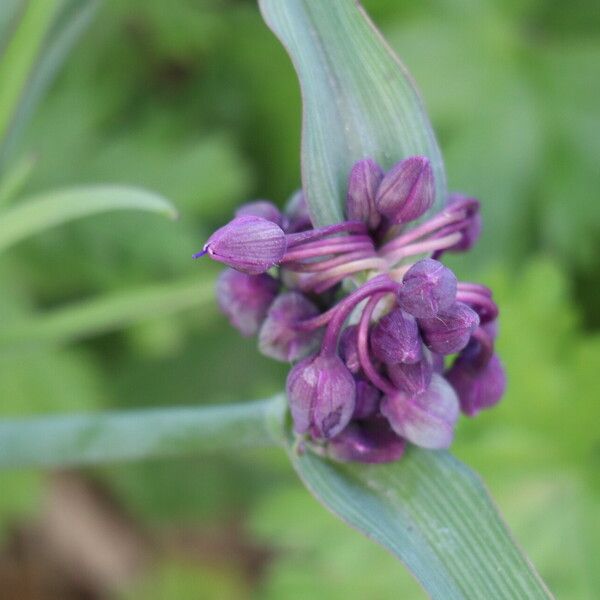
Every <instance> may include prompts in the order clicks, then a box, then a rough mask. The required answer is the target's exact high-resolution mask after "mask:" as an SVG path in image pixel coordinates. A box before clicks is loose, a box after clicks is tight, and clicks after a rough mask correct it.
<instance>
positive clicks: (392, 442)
mask: <svg viewBox="0 0 600 600" xmlns="http://www.w3.org/2000/svg"><path fill="white" fill-rule="evenodd" d="M405 446H406V444H405V442H404V440H403V439H401V438H399V437H398V436H397V435H396V434H395V433H394V431H393V430H392V428H391V427H390V425H389V423H388V422H387V421H386V420H385V419H381V418H379V419H370V420H369V421H361V422H358V423H350V425H348V427H346V429H344V431H342V433H340V434H339V435H338V436H336V437H335V438H333V439H332V440H331V441H330V442H329V443H328V444H327V452H328V454H329V456H330V457H331V458H333V459H335V460H340V461H343V462H347V461H357V462H362V463H370V464H379V463H388V462H392V461H394V460H398V459H399V458H400V457H401V456H402V454H403V453H404V448H405Z"/></svg>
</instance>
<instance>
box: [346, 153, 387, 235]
mask: <svg viewBox="0 0 600 600" xmlns="http://www.w3.org/2000/svg"><path fill="white" fill-rule="evenodd" d="M382 178H383V171H382V170H381V167H380V166H379V165H378V164H377V163H376V162H375V161H374V160H373V159H372V158H363V159H362V160H359V161H358V162H357V163H354V166H353V167H352V170H351V171H350V177H349V179H348V195H347V197H346V217H347V218H348V220H349V221H363V222H364V223H366V224H367V225H368V226H369V228H370V229H375V228H376V227H377V226H378V225H379V223H380V221H381V215H380V214H379V212H378V210H377V207H376V206H375V195H376V194H377V188H378V187H379V183H380V181H381V179H382Z"/></svg>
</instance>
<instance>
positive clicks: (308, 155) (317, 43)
mask: <svg viewBox="0 0 600 600" xmlns="http://www.w3.org/2000/svg"><path fill="white" fill-rule="evenodd" d="M260 8H261V11H262V14H263V17H264V19H265V21H266V22H267V24H268V25H269V27H270V28H271V29H272V30H273V31H274V33H275V34H276V35H277V37H279V39H280V40H281V42H282V43H283V45H284V46H285V47H286V49H287V51H288V53H289V54H290V57H291V59H292V61H293V63H294V67H295V69H296V72H297V73H298V77H299V79H300V86H301V89H302V100H303V106H304V109H303V110H304V114H303V128H302V181H303V187H304V190H305V192H306V195H307V199H308V202H309V205H310V210H311V214H312V217H313V219H314V220H315V222H316V223H317V224H320V225H323V224H327V223H333V222H336V221H340V220H341V219H342V217H343V199H344V198H345V195H346V186H347V177H348V173H349V171H350V168H351V166H352V164H353V163H354V162H355V161H356V160H358V159H360V158H363V157H364V156H372V157H373V158H375V159H376V160H377V161H379V162H380V164H381V165H382V166H383V167H385V168H389V167H390V166H391V165H392V164H394V163H395V162H397V161H398V160H400V159H402V158H404V157H406V156H409V155H413V154H423V155H425V156H428V157H429V159H430V160H431V161H432V165H433V169H434V173H435V177H436V202H435V204H434V206H433V207H432V209H431V212H435V211H437V210H439V208H440V207H441V206H442V204H443V202H444V201H445V196H446V177H445V173H444V166H443V162H442V156H441V153H440V150H439V147H438V145H437V142H436V139H435V136H434V133H433V130H432V128H431V125H430V123H429V119H428V118H427V115H426V113H425V110H424V108H423V103H422V101H421V98H420V97H419V95H418V93H417V91H416V89H415V86H414V83H413V81H412V79H411V78H410V76H409V74H408V72H407V71H406V69H405V68H404V66H403V65H402V64H401V63H400V61H399V60H398V58H397V57H396V56H395V55H394V54H393V52H392V51H391V49H390V48H389V47H388V46H387V44H386V43H385V41H384V40H383V38H382V37H381V36H380V34H379V32H378V31H377V30H376V29H375V27H374V25H373V24H372V23H371V21H370V20H369V19H368V17H367V15H366V14H365V13H364V11H363V10H362V9H361V7H360V6H359V5H358V3H357V2H355V1H353V0H338V1H336V2H322V0H286V1H285V2H281V0H260Z"/></svg>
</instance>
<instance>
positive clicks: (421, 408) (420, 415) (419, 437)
mask: <svg viewBox="0 0 600 600" xmlns="http://www.w3.org/2000/svg"><path fill="white" fill-rule="evenodd" d="M381 414H382V415H384V416H385V417H386V418H387V419H388V421H389V422H390V425H391V427H392V429H393V430H394V431H395V432H396V433H397V434H398V435H399V436H401V437H403V438H406V439H407V440H408V441H409V442H412V443H413V444H416V445H417V446H421V447H422V448H431V449H441V448H448V447H449V446H450V444H451V443H452V439H453V437H454V426H455V424H456V421H457V419H458V415H459V406H458V398H457V397H456V394H455V393H454V390H453V389H452V387H451V386H450V384H449V383H448V382H447V381H446V380H445V379H444V378H443V377H442V376H441V375H437V374H434V375H433V377H432V379H431V384H430V386H429V388H428V389H427V390H426V391H425V392H424V393H422V394H417V395H410V394H405V393H402V392H398V393H397V394H395V395H394V396H387V397H386V398H384V399H383V401H382V403H381Z"/></svg>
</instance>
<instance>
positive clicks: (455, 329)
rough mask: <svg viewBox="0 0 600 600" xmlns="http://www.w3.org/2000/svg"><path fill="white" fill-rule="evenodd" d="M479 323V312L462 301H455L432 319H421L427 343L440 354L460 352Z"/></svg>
mask: <svg viewBox="0 0 600 600" xmlns="http://www.w3.org/2000/svg"><path fill="white" fill-rule="evenodd" d="M478 325H479V316H478V315H477V313H476V312H475V311H474V310H473V309H472V308H470V307H468V306H467V305H466V304H463V303H462V302H455V303H454V304H453V305H452V306H451V307H450V308H448V309H446V310H445V311H443V312H440V313H438V315H437V316H436V317H434V318H432V319H419V327H420V328H421V333H422V334H423V339H424V341H425V344H426V345H427V347H428V348H429V349H430V350H432V351H433V352H437V353H438V354H454V353H455V352H460V351H461V350H462V349H463V348H464V347H465V346H466V345H467V344H468V343H469V339H470V337H471V334H472V333H473V332H474V331H475V329H476V328H477V326H478Z"/></svg>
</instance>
